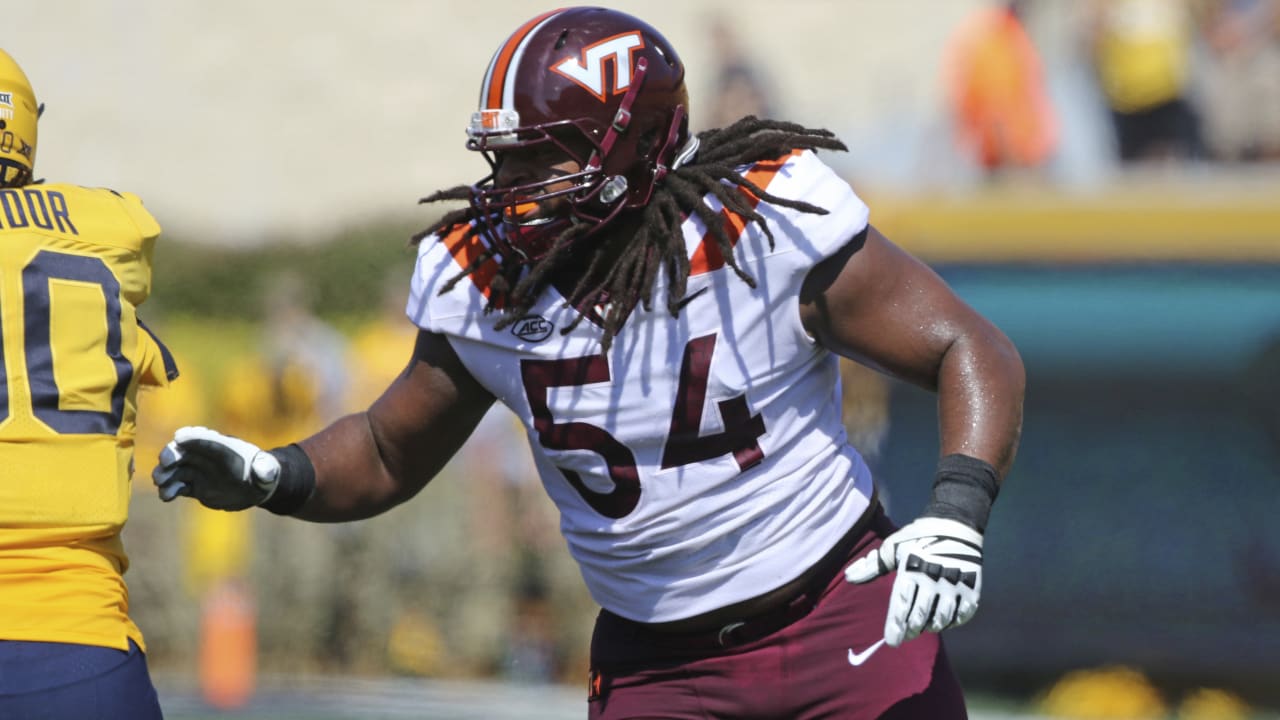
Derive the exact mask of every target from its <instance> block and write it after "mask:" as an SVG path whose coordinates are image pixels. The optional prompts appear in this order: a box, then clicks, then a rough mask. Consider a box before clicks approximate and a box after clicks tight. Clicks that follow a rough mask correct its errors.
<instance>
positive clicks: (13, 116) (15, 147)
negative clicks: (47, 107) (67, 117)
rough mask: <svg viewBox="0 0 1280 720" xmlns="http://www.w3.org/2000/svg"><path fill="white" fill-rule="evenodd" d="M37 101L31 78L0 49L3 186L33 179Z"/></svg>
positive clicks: (0, 173) (0, 172)
mask: <svg viewBox="0 0 1280 720" xmlns="http://www.w3.org/2000/svg"><path fill="white" fill-rule="evenodd" d="M43 109H44V108H43V107H42V106H40V105H38V104H36V94H35V92H34V91H33V90H32V89H31V81H29V80H27V75H26V73H24V72H22V68H21V67H19V66H18V63H17V62H15V61H14V59H13V58H12V57H10V56H9V53H7V52H5V51H4V50H0V187H19V186H21V185H26V184H27V183H29V182H31V172H32V169H33V168H34V167H35V164H36V121H37V120H38V119H39V117H40V112H41V111H42V110H43Z"/></svg>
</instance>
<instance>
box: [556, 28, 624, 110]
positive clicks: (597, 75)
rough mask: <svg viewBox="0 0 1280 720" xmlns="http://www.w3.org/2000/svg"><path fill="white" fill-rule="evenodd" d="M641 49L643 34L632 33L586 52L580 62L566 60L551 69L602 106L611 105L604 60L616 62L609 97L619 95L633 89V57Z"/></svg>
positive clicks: (589, 48)
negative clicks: (578, 86) (577, 86)
mask: <svg viewBox="0 0 1280 720" xmlns="http://www.w3.org/2000/svg"><path fill="white" fill-rule="evenodd" d="M642 47H644V40H643V39H641V37H640V33H639V32H629V33H626V34H625V35H619V36H618V37H613V38H609V39H608V40H602V41H600V42H598V43H596V44H595V45H592V46H590V47H588V48H585V49H584V50H583V51H582V59H581V60H579V59H578V58H573V57H570V58H565V59H564V60H561V61H560V62H558V63H556V64H555V65H552V66H551V69H552V70H554V71H555V72H558V73H560V74H561V75H564V76H565V77H567V78H569V79H570V80H572V81H574V82H576V83H578V84H579V85H581V86H582V87H584V88H586V89H588V90H590V91H591V94H592V95H595V96H596V99H598V100H599V101H600V102H608V101H609V98H608V97H606V95H605V82H606V80H605V76H604V63H605V60H612V61H613V86H612V90H611V91H610V92H609V93H608V94H609V95H617V94H618V93H620V92H622V91H624V90H626V89H627V88H629V87H631V64H632V58H631V54H632V52H633V51H634V50H637V49H639V48H642Z"/></svg>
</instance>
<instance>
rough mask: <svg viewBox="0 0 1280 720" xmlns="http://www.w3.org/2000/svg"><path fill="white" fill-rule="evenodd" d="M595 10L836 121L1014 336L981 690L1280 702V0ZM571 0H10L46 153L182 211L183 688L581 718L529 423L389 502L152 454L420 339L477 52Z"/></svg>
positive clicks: (167, 661)
mask: <svg viewBox="0 0 1280 720" xmlns="http://www.w3.org/2000/svg"><path fill="white" fill-rule="evenodd" d="M601 4H605V5H609V6H611V7H616V8H619V9H622V10H625V11H628V12H632V13H635V14H637V15H639V16H641V17H643V18H645V19H646V20H648V21H649V22H651V23H652V24H654V25H655V26H656V27H658V28H659V29H661V30H662V31H663V32H664V34H666V35H667V36H668V38H669V39H670V40H671V41H672V42H673V43H674V44H675V46H676V47H677V48H679V49H680V51H681V53H682V56H683V58H684V60H685V61H686V63H687V65H688V68H689V84H690V89H691V93H692V95H693V108H692V112H693V118H694V121H695V124H697V125H699V127H707V126H710V125H714V124H718V123H717V121H716V118H719V117H722V116H725V115H735V114H742V113H744V112H747V111H751V110H756V111H759V112H762V113H768V114H773V115H775V116H778V117H782V118H785V119H790V120H795V121H797V122H801V123H805V124H809V125H816V126H821V127H827V128H829V129H831V130H833V131H835V132H836V133H837V134H839V135H840V136H841V137H842V138H843V139H844V140H845V141H846V142H847V143H848V144H849V146H850V149H851V152H849V153H847V154H844V155H840V156H832V157H831V158H830V160H831V162H833V164H835V165H837V167H838V168H839V169H840V170H841V172H843V173H844V174H846V175H847V177H848V178H849V179H850V181H851V182H853V183H854V186H855V188H857V189H858V191H859V192H860V194H862V195H863V196H864V197H865V198H866V199H867V200H868V202H869V204H870V205H871V208H872V221H873V222H874V223H876V224H877V226H879V227H880V228H881V229H882V230H884V231H885V232H886V234H887V235H888V236H889V237H891V238H893V239H895V240H896V241H897V242H899V243H901V244H902V245H904V246H906V247H908V248H909V249H911V250H913V251H914V252H916V253H918V254H919V255H920V256H922V257H923V258H925V259H926V260H928V261H929V262H930V263H931V264H933V265H934V266H935V267H936V268H937V269H938V270H939V272H941V273H942V274H943V275H944V276H945V277H946V278H947V279H948V280H949V281H950V282H951V283H952V284H953V285H954V286H955V287H956V288H957V290H958V291H959V292H960V293H961V294H962V295H964V296H965V297H966V298H967V299H968V300H969V301H970V302H972V303H973V304H974V305H976V306H977V307H978V308H979V309H980V310H982V311H983V312H984V313H986V314H987V315H988V316H989V317H991V318H993V319H994V320H995V321H996V322H997V323H998V324H999V325H1000V326H1001V327H1002V328H1003V329H1004V330H1005V331H1006V332H1007V333H1008V334H1009V335H1010V336H1011V337H1012V338H1013V340H1014V341H1015V342H1016V343H1017V344H1018V345H1019V347H1020V349H1021V351H1022V352H1023V355H1024V359H1025V360H1026V364H1027V368H1028V374H1029V387H1028V394H1027V414H1026V431H1025V437H1024V441H1023V447H1022V451H1021V453H1020V457H1019V460H1018V463H1017V465H1016V467H1015V469H1014V472H1013V475H1012V477H1011V478H1010V479H1009V481H1008V483H1007V484H1006V487H1005V490H1004V492H1003V493H1002V497H1001V499H1000V502H999V503H998V510H997V512H996V513H995V515H994V517H993V520H992V524H991V527H990V530H989V533H988V540H987V542H988V548H989V552H988V558H989V559H988V576H987V578H988V579H987V589H986V592H985V593H984V602H983V611H982V612H981V613H980V614H979V615H978V617H977V618H976V619H975V620H974V621H973V622H972V623H971V624H970V625H968V626H966V627H964V628H961V629H959V630H956V631H953V632H951V633H949V642H950V643H951V649H952V655H953V658H954V660H955V663H956V665H957V666H958V668H959V670H960V672H961V674H962V679H963V680H964V682H965V684H966V686H967V687H968V688H969V689H970V690H971V692H972V693H973V696H974V702H975V707H976V708H977V710H978V712H977V713H976V714H977V715H978V716H980V717H992V718H996V717H1000V718H1014V717H1028V718H1030V717H1037V718H1053V717H1082V718H1179V719H1181V720H1188V719H1191V718H1196V719H1208V718H1214V719H1217V718H1222V719H1225V720H1236V719H1242V718H1261V717H1275V716H1276V714H1277V712H1278V710H1277V709H1278V708H1280V683H1278V682H1277V678H1280V523H1278V522H1277V515H1278V510H1280V501H1278V500H1277V497H1278V493H1277V490H1276V488H1277V487H1280V485H1278V484H1277V481H1278V480H1280V471H1278V470H1277V467H1280V463H1278V462H1277V461H1280V162H1277V161H1280V130H1278V127H1280V60H1278V59H1277V56H1278V55H1280V19H1278V18H1277V15H1278V14H1280V10H1277V8H1276V5H1277V3H1276V2H1274V1H1269V0H1101V1H1100V2H1094V1H1092V0H1089V1H1080V2H1077V1H1074V0H1030V1H1028V2H1022V3H1016V5H1017V6H1018V8H1017V9H1018V11H1019V13H1020V14H1019V15H1018V19H1019V20H1020V22H1019V23H1011V22H1010V21H1008V19H1007V18H1006V17H1005V16H1003V15H998V14H995V15H993V14H992V13H993V12H994V11H996V10H998V9H1001V8H1004V6H1005V4H1004V3H991V2H983V1H980V0H899V1H898V2H892V3H890V2H881V1H878V0H791V1H790V2H787V3H781V2H768V1H767V0H737V2H732V3H730V2H727V1H721V0H685V1H684V2H679V3H675V2H671V3H666V2H662V3H657V2H638V1H637V2H607V1H606V2H602V3H601ZM542 9H543V8H542V7H541V6H538V7H534V6H533V5H530V4H529V3H527V2H518V1H517V0H490V1H489V2H485V3H454V2H444V1H443V0H440V1H434V0H378V2H373V3H353V2H337V1H336V0H277V1H276V2H270V3H265V2H255V1H254V0H223V1H222V2H217V3H214V2H202V1H200V0H171V1H170V2H165V3H155V2H149V1H148V0H100V1H99V2H95V3H82V2H78V1H75V0H41V2H38V3H35V2H31V3H6V4H5V6H4V9H3V16H4V20H3V24H2V25H0V44H3V46H4V48H5V49H6V50H7V51H9V52H10V53H11V54H13V55H14V57H16V58H17V59H18V61H19V62H21V63H22V64H23V66H24V67H25V68H26V69H27V71H28V74H29V75H30V77H31V79H32V82H33V84H34V85H35V88H36V91H37V94H38V95H39V97H40V99H41V100H42V101H43V102H45V103H47V105H48V112H47V113H46V114H45V116H44V119H43V120H42V124H41V144H40V153H39V163H38V170H39V171H40V174H41V175H43V176H45V177H47V178H50V179H52V180H57V181H66V182H75V183H80V184H85V185H93V186H109V187H112V188H116V189H121V190H129V191H132V192H136V193H138V194H139V195H140V196H141V197H142V198H143V199H144V201H145V202H146V203H147V204H148V206H149V207H150V208H151V210H152V211H153V212H154V213H155V214H156V216H157V217H158V218H159V220H160V222H161V224H162V225H163V226H164V227H165V230H166V234H165V236H164V238H163V239H162V243H161V245H160V246H159V248H158V249H157V252H156V262H155V265H156V276H155V292H154V294H153V299H152V301H150V302H149V303H148V306H146V307H145V308H144V316H145V317H147V319H148V322H149V325H151V327H153V328H154V329H156V330H157V332H158V333H159V334H160V335H161V336H162V337H164V338H165V339H166V340H167V342H168V343H169V345H170V347H171V348H172V349H173V350H174V351H175V352H176V354H177V355H178V359H179V362H180V363H181V365H182V367H183V370H184V379H183V380H181V381H180V382H179V383H178V384H177V385H176V386H175V387H174V388H172V389H171V390H170V391H166V392H164V393H156V394H153V395H149V396H147V397H145V398H144V399H143V401H142V402H143V407H142V411H141V417H140V420H141V423H142V425H141V427H140V437H139V443H138V448H139V450H138V460H137V464H138V475H137V478H136V480H137V482H136V494H135V497H134V502H133V506H132V517H131V520H130V525H129V527H128V528H127V530H126V536H125V540H126V544H127V547H128V549H129V551H130V554H131V556H132V558H133V566H132V568H131V569H130V571H129V573H128V575H127V579H128V581H129V584H130V587H131V590H132V605H133V611H134V615H135V617H136V618H137V621H138V623H139V624H140V625H141V627H142V628H143V630H144V632H145V633H146V635H147V638H148V643H149V657H150V661H151V664H152V667H153V670H154V671H155V673H156V677H157V683H158V685H159V686H160V688H161V691H162V697H163V700H164V704H165V706H166V709H167V712H168V713H169V715H170V716H172V717H175V718H212V717H222V716H226V715H230V716H235V717H244V718H264V719H267V718H277V719H279V718H304V717H305V718H322V719H324V718H334V719H335V720H337V719H342V720H345V719H346V718H375V717H439V718H471V717H477V718H479V717H484V718H502V717H513V718H514V717H520V718H539V717H548V718H550V717H583V716H585V712H584V705H583V702H582V697H583V696H582V685H583V681H584V679H585V657H584V655H585V650H586V641H587V633H588V632H589V630H590V624H591V620H592V617H593V613H594V608H593V607H592V605H591V603H590V600H589V598H587V597H585V594H584V591H583V590H582V588H581V586H580V581H579V580H578V578H577V575H576V570H575V569H574V568H573V566H572V564H571V563H570V562H569V561H568V559H567V557H566V553H565V551H564V547H563V544H562V543H561V542H560V540H559V538H558V537H557V535H556V532H555V522H556V521H555V517H554V509H553V508H551V507H549V503H548V502H547V501H546V500H545V499H544V498H542V497H541V495H540V492H541V491H540V489H539V488H538V487H537V484H536V480H534V479H533V478H531V477H530V474H529V470H528V467H527V465H526V462H527V458H526V453H527V449H526V446H525V444H524V440H523V439H522V438H521V437H519V436H517V435H516V433H515V429H514V428H513V426H512V423H511V421H510V420H509V419H507V418H505V417H503V416H502V415H500V414H495V415H494V416H492V418H491V420H492V421H491V422H487V423H486V425H485V431H484V432H483V433H481V434H480V435H478V436H477V438H476V439H475V441H474V442H473V443H472V444H471V445H470V446H469V447H468V448H467V450H466V452H464V453H463V455H462V456H460V457H459V458H458V459H457V460H456V461H455V462H454V463H453V465H451V466H450V468H449V470H448V472H447V473H446V476H444V477H441V478H439V479H437V480H436V481H435V482H434V483H433V484H432V485H431V486H430V487H428V488H427V489H426V490H425V491H424V493H423V495H422V496H420V497H419V498H417V499H416V500H415V501H412V502H410V503H408V504H406V505H405V506H403V507H401V508H399V509H397V510H395V511H393V512H391V513H389V514H387V515H385V516H383V517H380V518H377V519H374V520H371V521H367V522H363V523H356V524H351V525H343V526H332V527H325V526H311V525H306V524H303V523H295V522H289V521H282V520H280V519H278V518H275V517H274V516H271V515H269V514H267V513H246V514H243V515H227V514H218V513H212V512H205V511H201V510H198V509H197V508H194V507H192V506H191V504H183V505H181V506H172V507H169V506H162V505H161V503H159V502H158V500H157V499H156V497H155V495H154V493H153V492H152V489H151V484H150V481H149V479H148V476H147V474H148V472H149V470H150V467H151V465H152V462H153V458H154V457H155V453H156V452H157V451H158V448H159V446H160V444H161V443H162V442H163V441H164V439H166V438H167V437H168V435H169V434H170V432H171V431H172V429H173V428H175V427H177V426H178V425H181V424H191V423H207V424H210V425H213V426H216V427H219V428H221V429H225V430H227V431H229V432H233V433H238V434H241V435H243V436H245V437H247V438H249V439H252V440H255V441H257V442H259V443H262V444H267V445H270V444H274V443H277V442H282V441H285V440H288V439H292V438H295V437H298V436H299V435H300V434H302V433H304V432H307V431H309V430H311V429H314V428H316V427H317V426H319V425H320V424H322V423H323V422H325V421H326V420H328V419H331V418H332V417H334V416H335V415H336V414H338V413H341V412H345V411H347V410H349V409H350V408H353V407H360V406H362V404H364V403H367V402H368V400H369V399H370V398H371V397H372V393H375V392H377V390H378V389H380V388H381V387H382V386H383V385H384V384H385V382H386V380H387V378H388V377H389V376H390V375H392V374H394V373H395V372H397V371H398V370H399V369H400V368H401V367H402V365H403V363H404V361H405V359H406V358H407V356H408V348H409V345H408V343H410V342H411V336H412V332H411V330H410V329H409V328H408V327H407V323H406V322H405V321H404V320H403V319H402V318H401V317H400V316H399V314H400V310H401V307H402V305H401V304H400V303H402V302H403V296H404V293H405V292H406V289H407V279H408V276H409V272H410V268H411V266H412V258H413V253H412V251H411V250H410V249H408V248H407V247H406V243H405V241H406V239H407V238H408V236H409V235H410V234H411V233H412V232H413V231H414V230H416V229H417V228H420V227H422V226H425V225H426V224H427V223H428V222H429V221H430V220H431V219H433V218H434V214H433V213H435V212H439V210H434V209H430V208H427V209H423V208H420V207H419V206H417V205H416V204H415V201H416V199H417V198H418V197H421V196H423V195H426V194H428V193H429V192H431V191H433V190H435V189H438V188H441V187H445V186H450V185H454V184H457V183H461V182H470V181H473V180H475V179H478V178H479V177H480V175H482V174H483V169H484V165H483V162H482V161H481V160H480V159H479V158H476V157H474V156H471V155H469V154H468V153H467V152H466V151H465V150H464V149H463V146H462V139H463V131H462V129H463V126H464V123H465V122H466V119H467V117H468V115H469V113H470V112H471V110H472V109H473V105H474V101H475V96H476V92H477V86H478V83H479V80H480V76H481V73H482V71H483V68H484V66H485V64H486V63H487V61H488V59H489V55H490V53H491V52H492V51H493V49H494V48H495V47H496V46H497V44H498V43H499V42H500V41H501V40H502V39H503V38H504V37H505V35H506V33H508V32H509V31H510V30H511V29H512V28H513V27H514V26H515V25H517V24H518V23H519V22H522V21H523V20H524V19H525V18H526V17H527V16H530V15H532V14H534V13H535V12H537V11H540V10H542ZM1117 119H1119V124H1117ZM1190 121H1194V122H1190ZM1117 128H1124V132H1125V133H1127V135H1126V136H1125V137H1127V138H1128V140H1126V142H1125V143H1124V144H1123V145H1122V144H1121V143H1119V141H1118V138H1119V137H1121V136H1120V134H1119V133H1118V132H1117ZM1144 139H1154V140H1156V141H1157V142H1154V143H1152V144H1148V145H1147V146H1146V147H1145V148H1143V147H1139V146H1140V145H1141V142H1140V141H1142V140H1144ZM1135 147H1136V148H1137V151H1136V154H1135V151H1134V149H1133V148H1135ZM1122 150H1123V154H1124V155H1125V157H1123V158H1122V157H1121V155H1122ZM846 395H847V397H848V401H849V402H848V412H847V423H848V425H849V429H850V434H851V437H852V438H853V439H854V441H855V443H856V444H858V445H859V446H860V447H861V449H863V451H864V453H865V454H866V455H867V456H868V457H869V458H870V460H871V462H872V464H873V468H874V469H875V470H876V472H878V473H879V476H880V478H881V480H882V482H883V483H884V484H885V486H886V488H887V492H886V496H887V500H888V503H889V509H890V512H891V514H892V515H894V516H895V517H896V518H897V519H899V520H903V519H906V518H909V517H911V516H912V515H913V514H914V513H915V511H916V510H918V508H919V507H920V506H921V504H922V503H923V501H924V497H925V494H926V492H927V487H928V482H929V480H928V479H929V477H930V474H931V469H932V465H933V462H934V443H935V441H936V428H935V426H934V423H933V420H932V412H933V407H932V400H931V397H930V396H928V395H926V394H924V393H921V392H918V391H915V390H913V389H910V388H907V387H903V386H900V385H896V384H890V383H886V382H884V381H883V380H881V379H880V378H878V377H876V376H872V375H869V374H867V373H865V372H859V371H858V370H857V369H856V368H852V367H850V368H848V372H847V376H846Z"/></svg>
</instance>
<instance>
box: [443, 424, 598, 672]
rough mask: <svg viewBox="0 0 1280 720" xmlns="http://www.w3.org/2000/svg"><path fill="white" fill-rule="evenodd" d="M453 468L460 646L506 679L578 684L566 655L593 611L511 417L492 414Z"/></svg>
mask: <svg viewBox="0 0 1280 720" xmlns="http://www.w3.org/2000/svg"><path fill="white" fill-rule="evenodd" d="M455 462H457V463H458V465H459V472H461V474H462V475H463V477H465V478H466V482H467V484H468V486H469V487H468V492H467V495H466V497H465V498H464V502H466V503H467V513H468V520H469V521H468V523H467V524H468V528H469V530H468V533H469V535H470V537H471V539H472V546H471V549H470V552H471V553H472V555H473V557H472V561H471V563H470V564H469V567H470V570H469V573H468V578H469V582H468V585H467V589H466V592H467V594H468V600H467V602H465V603H464V606H465V610H464V612H463V614H462V617H461V618H460V623H461V627H462V628H464V629H465V630H466V632H467V635H468V638H469V640H468V643H467V644H468V645H475V646H487V647H489V649H490V650H489V652H490V653H491V658H492V666H493V668H494V669H496V670H497V671H498V672H499V673H500V674H502V675H503V676H505V677H507V678H508V679H511V680H519V681H521V682H555V681H558V680H562V679H565V678H566V677H570V678H572V679H573V680H574V681H577V680H579V679H580V678H581V677H582V676H584V675H585V674H586V672H587V662H586V658H585V657H583V658H581V659H580V661H579V659H578V658H575V657H574V655H575V654H579V653H580V651H581V650H582V649H583V648H585V647H586V640H587V636H588V633H589V632H590V629H591V627H590V622H589V620H590V619H591V618H593V617H594V610H595V605H594V603H593V602H592V601H591V599H590V597H589V596H588V595H587V593H586V590H585V588H584V587H583V586H582V582H581V579H580V577H579V575H578V571H577V566H576V564H575V563H574V562H573V560H572V558H570V556H569V552H568V548H567V547H566V546H565V544H564V542H563V540H562V539H561V537H560V533H559V514H558V512H557V510H556V507H555V505H554V504H552V502H551V501H550V499H549V498H547V497H546V495H545V494H544V493H543V491H542V487H541V485H540V482H539V480H538V475H537V470H536V468H535V467H534V465H533V456H532V453H531V452H530V450H529V445H528V440H527V438H526V437H525V434H524V431H523V429H522V428H521V426H520V425H519V423H518V421H517V420H516V418H515V416H514V415H512V414H511V412H510V411H509V410H508V409H507V408H506V407H505V406H503V407H499V406H497V405H495V406H494V407H493V408H491V409H490V410H489V413H488V414H487V415H485V417H484V419H483V420H482V421H481V422H480V425H479V427H477V428H476V431H475V432H474V433H473V434H472V436H471V438H470V439H469V440H468V441H467V443H466V444H465V445H464V446H463V447H462V450H461V452H460V453H459V455H458V457H457V458H456V459H455Z"/></svg>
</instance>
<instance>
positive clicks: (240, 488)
mask: <svg viewBox="0 0 1280 720" xmlns="http://www.w3.org/2000/svg"><path fill="white" fill-rule="evenodd" d="M151 479H152V480H154V481H155V484H156V487H157V488H158V489H159V492H160V499H161V500H163V501H165V502H169V501H170V500H173V499H174V498H176V497H178V496H179V495H186V496H188V497H193V498H195V499H196V500H199V501H200V502H201V504H203V505H204V506H205V507H210V508H213V509H214V510H244V509H246V508H251V507H253V506H254V505H261V504H262V503H264V502H266V501H267V500H268V499H269V498H270V497H271V494H272V493H273V492H275V489H276V485H277V484H278V483H279V480H280V461H279V460H277V459H276V458H275V456H274V455H272V454H271V453H269V452H266V451H264V450H262V449H261V448H259V447H258V446H257V445H254V444H253V443H249V442H245V441H244V440H240V439H238V438H233V437H230V436H228V435H223V434H222V433H220V432H217V431H215V430H210V429H209V428H205V427H184V428H181V429H179V430H178V432H176V433H174V435H173V440H172V441H171V442H170V443H169V444H168V445H166V446H165V447H164V450H162V451H160V464H159V465H157V466H156V469H155V470H153V471H152V472H151Z"/></svg>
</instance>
